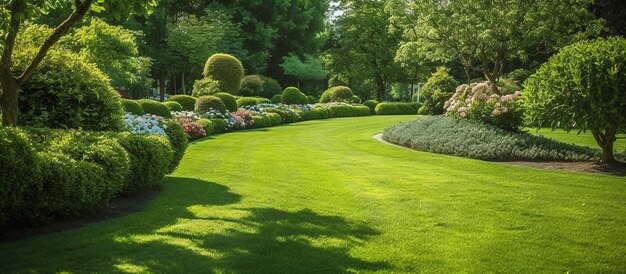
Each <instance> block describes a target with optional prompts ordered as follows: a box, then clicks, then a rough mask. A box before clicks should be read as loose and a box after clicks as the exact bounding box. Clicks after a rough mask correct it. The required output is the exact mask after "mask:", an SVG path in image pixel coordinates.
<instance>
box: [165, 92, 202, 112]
mask: <svg viewBox="0 0 626 274" xmlns="http://www.w3.org/2000/svg"><path fill="white" fill-rule="evenodd" d="M168 101H171V102H176V103H179V104H180V105H181V106H182V107H183V110H184V111H193V110H194V109H195V107H196V98H195V97H193V96H189V95H174V96H172V97H170V99H168Z"/></svg>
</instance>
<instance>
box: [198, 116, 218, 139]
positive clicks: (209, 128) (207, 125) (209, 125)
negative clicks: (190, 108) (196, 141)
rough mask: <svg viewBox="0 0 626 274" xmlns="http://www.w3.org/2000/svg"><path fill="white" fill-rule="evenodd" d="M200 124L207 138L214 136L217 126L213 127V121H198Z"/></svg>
mask: <svg viewBox="0 0 626 274" xmlns="http://www.w3.org/2000/svg"><path fill="white" fill-rule="evenodd" d="M198 124H200V125H201V126H202V128H203V129H204V132H206V135H207V136H208V135H211V134H213V132H214V131H215V126H214V125H213V122H211V120H209V119H200V120H198Z"/></svg>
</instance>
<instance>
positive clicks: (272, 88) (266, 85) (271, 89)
mask: <svg viewBox="0 0 626 274" xmlns="http://www.w3.org/2000/svg"><path fill="white" fill-rule="evenodd" d="M259 77H261V80H263V92H262V93H261V94H258V96H261V97H263V98H272V97H273V96H274V95H277V94H280V93H282V92H283V87H281V86H280V84H279V83H278V81H276V80H275V79H273V78H270V77H267V76H262V75H259Z"/></svg>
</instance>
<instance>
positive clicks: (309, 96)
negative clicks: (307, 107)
mask: <svg viewBox="0 0 626 274" xmlns="http://www.w3.org/2000/svg"><path fill="white" fill-rule="evenodd" d="M306 98H307V101H308V102H309V104H317V103H318V100H317V98H315V96H311V95H307V97H306Z"/></svg>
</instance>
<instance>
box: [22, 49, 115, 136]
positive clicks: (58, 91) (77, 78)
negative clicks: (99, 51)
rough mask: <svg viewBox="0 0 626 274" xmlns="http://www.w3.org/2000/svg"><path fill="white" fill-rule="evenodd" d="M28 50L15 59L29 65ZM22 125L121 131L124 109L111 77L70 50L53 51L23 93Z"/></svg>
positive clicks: (27, 83)
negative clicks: (110, 82) (111, 83)
mask: <svg viewBox="0 0 626 274" xmlns="http://www.w3.org/2000/svg"><path fill="white" fill-rule="evenodd" d="M28 55H29V54H28V53H24V52H23V53H21V54H20V55H18V56H16V59H14V63H15V67H18V68H25V67H26V65H27V62H28V59H30V58H28ZM19 96H20V97H19V117H18V119H19V121H18V123H19V124H21V125H27V126H35V127H50V128H82V129H86V130H103V131H104V130H113V131H117V130H121V129H122V126H123V122H122V118H123V116H124V110H123V109H122V104H121V100H120V96H119V95H118V94H117V92H115V90H113V88H112V87H111V85H110V84H109V80H108V78H107V77H106V76H105V75H104V74H103V73H102V72H101V71H100V70H98V68H96V67H95V66H94V65H92V64H90V63H87V62H85V61H84V60H83V59H82V58H80V57H78V56H76V55H75V54H72V53H69V52H67V51H53V52H50V53H49V54H48V57H46V59H45V60H44V61H43V62H42V64H41V65H40V66H39V67H38V68H37V70H36V72H35V74H33V76H32V77H30V79H29V80H28V81H26V82H25V83H24V84H23V85H22V87H21V92H20V93H19Z"/></svg>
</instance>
